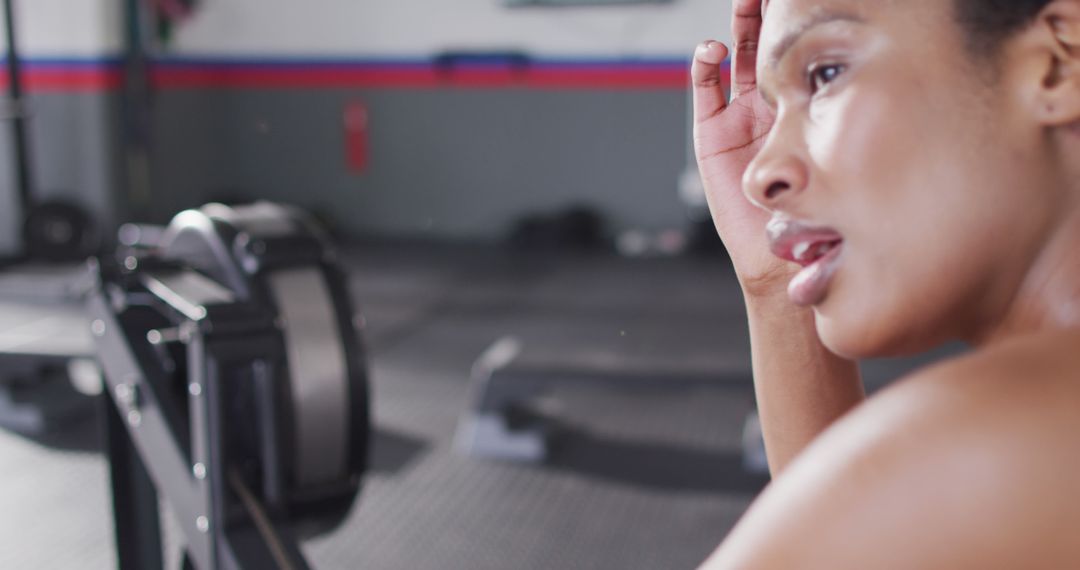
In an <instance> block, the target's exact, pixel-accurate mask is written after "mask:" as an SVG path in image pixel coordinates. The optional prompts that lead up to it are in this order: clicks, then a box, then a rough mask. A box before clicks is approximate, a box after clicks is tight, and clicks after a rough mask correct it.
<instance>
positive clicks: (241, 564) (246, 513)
mask: <svg viewBox="0 0 1080 570" xmlns="http://www.w3.org/2000/svg"><path fill="white" fill-rule="evenodd" d="M208 219H209V220H210V221H212V222H213V223H212V224H206V223H205V222H206V221H207V220H208ZM201 221H202V222H203V223H202V224H201V225H199V224H196V226H197V227H200V228H203V229H205V230H206V231H205V232H203V231H202V230H198V232H196V233H200V232H201V233H203V234H204V235H203V237H204V238H207V239H208V240H209V238H213V240H212V241H213V243H211V244H210V246H209V249H208V250H215V251H219V252H220V251H222V248H220V247H218V246H220V245H226V244H229V245H232V246H233V247H231V248H225V249H224V252H225V256H224V257H222V256H218V258H217V259H216V260H207V259H200V258H199V256H198V255H196V254H195V253H193V250H190V249H189V250H185V255H187V256H188V257H189V259H187V261H189V263H184V262H183V261H185V260H183V259H176V258H170V256H168V255H163V254H162V251H161V250H154V251H151V252H149V253H147V254H145V255H140V254H138V252H134V251H133V252H131V255H127V256H126V257H123V256H122V258H123V260H122V261H119V260H118V262H110V261H108V260H101V261H99V262H98V263H95V264H92V265H93V268H92V269H93V272H94V273H96V274H97V276H98V283H97V286H96V289H95V293H94V294H93V295H91V298H90V300H89V302H88V310H89V313H90V316H91V319H92V325H91V328H92V332H93V334H94V336H95V337H96V341H97V344H98V352H99V355H100V361H101V365H102V367H103V369H104V371H105V379H106V389H107V391H108V394H109V398H108V399H107V401H108V402H109V406H108V407H109V412H108V414H107V417H108V421H107V422H106V439H107V453H108V457H109V464H110V467H111V470H112V482H113V506H114V514H115V516H116V540H117V550H118V560H119V565H120V568H121V569H122V570H127V569H144V568H150V569H154V568H160V567H161V566H160V565H161V562H162V555H163V553H162V552H161V540H160V537H159V534H160V530H159V529H160V525H159V521H158V516H159V514H158V503H157V496H158V495H160V496H161V498H163V499H164V500H165V502H166V503H167V504H168V505H169V506H170V507H171V509H172V510H173V512H174V513H175V514H176V515H177V518H178V520H179V522H180V527H181V530H182V531H183V535H184V537H185V539H186V545H185V558H186V561H185V564H187V565H191V566H194V567H195V568H199V569H202V570H208V569H224V570H234V569H260V570H261V569H263V568H289V569H298V570H299V569H306V568H308V565H307V563H306V561H305V560H304V557H303V555H302V554H301V552H300V549H299V546H298V543H297V537H296V532H297V531H296V529H297V528H298V526H297V525H298V524H301V523H302V524H304V525H306V526H305V528H306V529H307V528H319V529H323V528H326V527H332V526H336V524H337V523H338V522H339V521H340V520H341V519H342V518H343V517H344V515H345V514H346V513H347V512H348V510H349V509H350V507H351V505H352V503H353V502H354V500H355V497H356V496H357V494H358V492H359V489H360V483H361V481H360V474H361V473H363V471H364V469H365V468H366V458H367V445H368V430H369V426H368V421H369V415H368V392H367V378H366V366H365V364H364V354H363V349H362V347H361V345H360V343H359V338H358V337H359V334H358V332H357V331H356V330H355V323H354V318H353V313H352V309H351V303H350V302H349V299H348V293H347V288H346V285H345V277H344V274H343V272H341V270H340V269H339V268H338V267H337V266H336V265H335V263H334V259H333V253H332V251H331V250H329V249H327V248H326V246H325V242H324V241H323V240H322V239H321V238H320V237H319V236H316V235H313V234H310V233H305V232H303V231H300V230H299V229H298V231H297V232H296V233H295V235H294V234H288V235H277V236H273V237H267V236H263V237H258V236H253V235H251V233H250V232H242V231H237V230H236V228H232V227H229V224H228V223H226V221H223V220H220V219H216V218H214V217H213V216H209V217H208V218H204V219H202V220H201ZM208 226H214V227H208ZM241 238H242V239H241ZM196 241H197V240H196ZM208 243H209V242H208ZM177 249H180V250H183V249H184V248H182V247H177ZM208 250H207V251H208ZM241 250H243V251H241ZM248 250H251V251H255V252H257V255H256V256H255V257H254V258H252V259H253V260H254V262H253V263H249V264H247V267H245V268H242V269H243V271H242V272H241V273H236V272H235V271H233V272H232V275H241V276H242V277H243V280H244V283H242V284H241V283H232V284H231V286H226V285H225V284H223V282H227V281H229V279H228V278H224V279H222V277H223V276H224V275H223V274H222V272H221V271H216V272H215V271H214V269H215V267H213V266H214V265H215V264H216V265H217V267H216V269H218V270H221V269H223V266H225V265H229V264H233V266H232V267H231V269H233V270H235V269H236V268H237V267H238V266H239V265H243V263H242V261H243V260H244V259H245V256H246V255H247V253H250V251H248ZM181 257H183V256H181ZM238 260H240V262H241V263H239V264H234V262H237V261H238ZM206 263H209V265H206ZM200 265H202V266H201V267H199V266H200ZM293 267H304V268H316V269H318V270H319V272H320V274H321V276H322V278H323V279H324V280H325V282H326V283H327V286H328V290H329V295H330V297H331V302H332V303H333V304H334V314H335V318H336V320H337V325H338V326H337V328H338V330H339V332H340V334H341V338H342V343H343V350H344V353H345V357H346V359H347V362H346V369H347V373H348V376H349V379H348V381H349V399H350V404H351V406H350V408H349V410H350V413H349V422H351V423H350V424H349V425H348V431H349V434H348V439H347V442H348V447H349V449H348V451H347V456H346V459H347V466H346V471H345V473H343V474H342V477H341V478H340V480H336V481H328V482H326V483H325V484H320V486H318V487H316V488H304V487H301V486H300V485H299V484H298V483H297V481H296V477H295V476H294V473H292V472H291V470H290V469H291V466H292V465H293V461H292V459H293V454H294V452H295V450H294V449H293V448H292V445H293V444H292V442H293V441H294V439H293V438H291V437H290V435H291V434H292V429H293V423H292V422H293V418H292V417H291V414H292V413H293V412H294V408H293V407H292V404H293V402H291V401H290V384H289V383H290V382H291V381H292V379H291V378H290V377H289V368H288V366H287V361H286V353H287V350H286V348H287V347H286V342H285V337H284V333H283V330H284V329H283V328H282V327H284V326H287V325H286V324H285V323H283V322H282V321H281V320H280V319H279V317H278V315H277V312H276V310H275V307H274V305H273V304H272V303H271V302H270V293H269V290H268V288H267V285H266V283H265V280H264V279H262V278H261V277H262V276H263V275H265V274H268V273H272V272H273V271H278V270H282V269H289V268H293ZM196 269H199V270H196ZM214 273H218V274H217V275H214ZM224 273H229V271H225V272H224ZM211 277H214V278H211Z"/></svg>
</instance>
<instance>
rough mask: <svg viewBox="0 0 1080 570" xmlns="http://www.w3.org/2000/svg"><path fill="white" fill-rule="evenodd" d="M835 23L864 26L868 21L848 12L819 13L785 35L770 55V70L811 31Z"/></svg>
mask: <svg viewBox="0 0 1080 570" xmlns="http://www.w3.org/2000/svg"><path fill="white" fill-rule="evenodd" d="M833 22H852V23H856V24H863V23H865V22H866V21H865V20H863V19H862V18H860V17H859V16H856V15H855V14H851V13H847V12H832V11H818V12H817V13H816V14H814V15H813V16H811V17H810V18H808V19H806V20H805V21H803V22H802V23H801V24H799V25H798V26H797V27H796V28H795V29H793V30H791V31H789V32H788V33H787V34H785V35H784V36H783V37H782V38H780V41H779V42H777V44H776V47H775V48H773V50H772V52H771V53H770V54H769V59H768V62H769V63H768V65H769V67H770V68H776V67H777V66H778V65H779V64H780V61H782V60H783V59H784V56H785V55H787V52H788V51H790V50H791V48H792V47H794V46H795V44H796V43H798V42H799V40H800V39H802V37H803V36H804V35H806V34H807V32H809V31H810V30H812V29H814V28H817V27H819V26H823V25H825V24H831V23H833Z"/></svg>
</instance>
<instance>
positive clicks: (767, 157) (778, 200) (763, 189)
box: [743, 123, 809, 210]
mask: <svg viewBox="0 0 1080 570" xmlns="http://www.w3.org/2000/svg"><path fill="white" fill-rule="evenodd" d="M777 126H779V123H777V124H776V125H774V129H773V131H772V132H771V133H769V136H768V138H767V139H766V141H765V146H763V147H762V148H761V150H760V151H759V152H758V154H757V156H756V157H754V160H752V161H751V162H750V165H749V166H748V167H747V169H746V173H745V174H744V175H743V192H745V193H746V197H747V198H748V199H749V200H750V201H751V202H754V203H755V204H757V205H758V206H761V207H762V208H765V209H767V210H777V209H780V208H782V207H783V204H784V203H785V202H787V201H789V200H790V199H791V198H793V197H795V196H797V195H798V194H801V193H802V191H803V190H805V189H806V186H807V184H808V183H809V170H808V168H807V165H806V161H805V160H804V159H803V158H802V157H801V156H800V154H799V153H798V152H797V149H796V148H795V147H794V146H793V145H792V144H791V141H790V139H789V138H788V137H786V136H784V133H782V132H780V131H778V130H776V128H775V127H777Z"/></svg>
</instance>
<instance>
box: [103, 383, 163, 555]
mask: <svg viewBox="0 0 1080 570" xmlns="http://www.w3.org/2000/svg"><path fill="white" fill-rule="evenodd" d="M101 401H102V403H103V405H104V407H105V445H106V453H107V454H108V457H109V471H110V473H111V482H112V497H113V514H114V520H115V525H116V526H115V532H116V559H117V567H118V568H119V569H120V570H162V568H163V562H162V560H163V558H164V556H163V554H162V546H161V522H160V518H159V514H158V497H157V492H156V491H155V490H154V484H153V482H151V480H150V474H149V473H148V472H147V471H146V466H145V465H143V462H142V459H140V458H139V454H138V451H136V449H135V445H134V443H133V442H132V441H131V436H129V435H128V433H127V429H126V428H125V426H124V419H123V418H121V417H120V413H119V411H118V410H117V409H116V406H115V405H114V404H113V402H112V400H111V399H110V398H109V397H107V396H106V397H103V398H101Z"/></svg>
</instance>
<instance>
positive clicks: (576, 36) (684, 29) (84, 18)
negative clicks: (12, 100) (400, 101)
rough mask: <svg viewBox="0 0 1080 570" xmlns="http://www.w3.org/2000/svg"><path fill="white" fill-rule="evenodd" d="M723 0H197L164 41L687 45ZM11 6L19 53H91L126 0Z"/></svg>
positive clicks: (200, 48) (420, 50)
mask: <svg viewBox="0 0 1080 570" xmlns="http://www.w3.org/2000/svg"><path fill="white" fill-rule="evenodd" d="M730 4H731V0H675V1H674V2H672V3H671V4H663V5H641V6H599V7H575V8H543V7H541V8H508V7H506V6H504V5H503V4H502V2H501V0H453V1H449V0H303V1H298V0H201V6H200V8H199V10H198V12H197V13H196V14H195V16H194V17H193V18H192V19H191V20H189V21H187V22H186V23H184V24H183V25H181V26H180V27H179V28H178V29H177V34H176V38H175V41H174V42H173V44H172V45H171V46H170V48H169V51H170V52H173V53H176V54H181V55H222V56H239V57H245V56H255V57H257V56H300V57H303V56H335V55H340V56H356V55H362V56H372V57H378V56H388V57H397V56H405V57H420V56H428V55H431V54H433V53H439V52H443V51H447V50H477V51H484V50H508V49H515V50H522V51H526V52H529V53H532V54H534V55H538V56H549V57H559V56H574V57H580V56H597V57H634V56H647V57H682V56H684V55H686V54H687V53H688V52H689V50H691V49H692V48H693V45H694V44H695V43H696V42H697V41H699V40H700V39H704V38H708V37H712V38H716V39H725V38H727V36H728V21H729V20H728V19H729V14H728V13H729V10H730ZM15 9H16V18H17V20H18V22H17V24H18V30H19V44H20V49H21V51H22V52H23V53H24V54H25V55H28V56H36V57H49V56H53V57H93V56H100V55H105V54H115V53H118V52H119V50H120V48H121V45H122V35H123V34H122V28H121V20H122V18H121V15H122V11H123V2H122V0H15ZM2 39H3V36H2V30H0V40H2Z"/></svg>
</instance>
